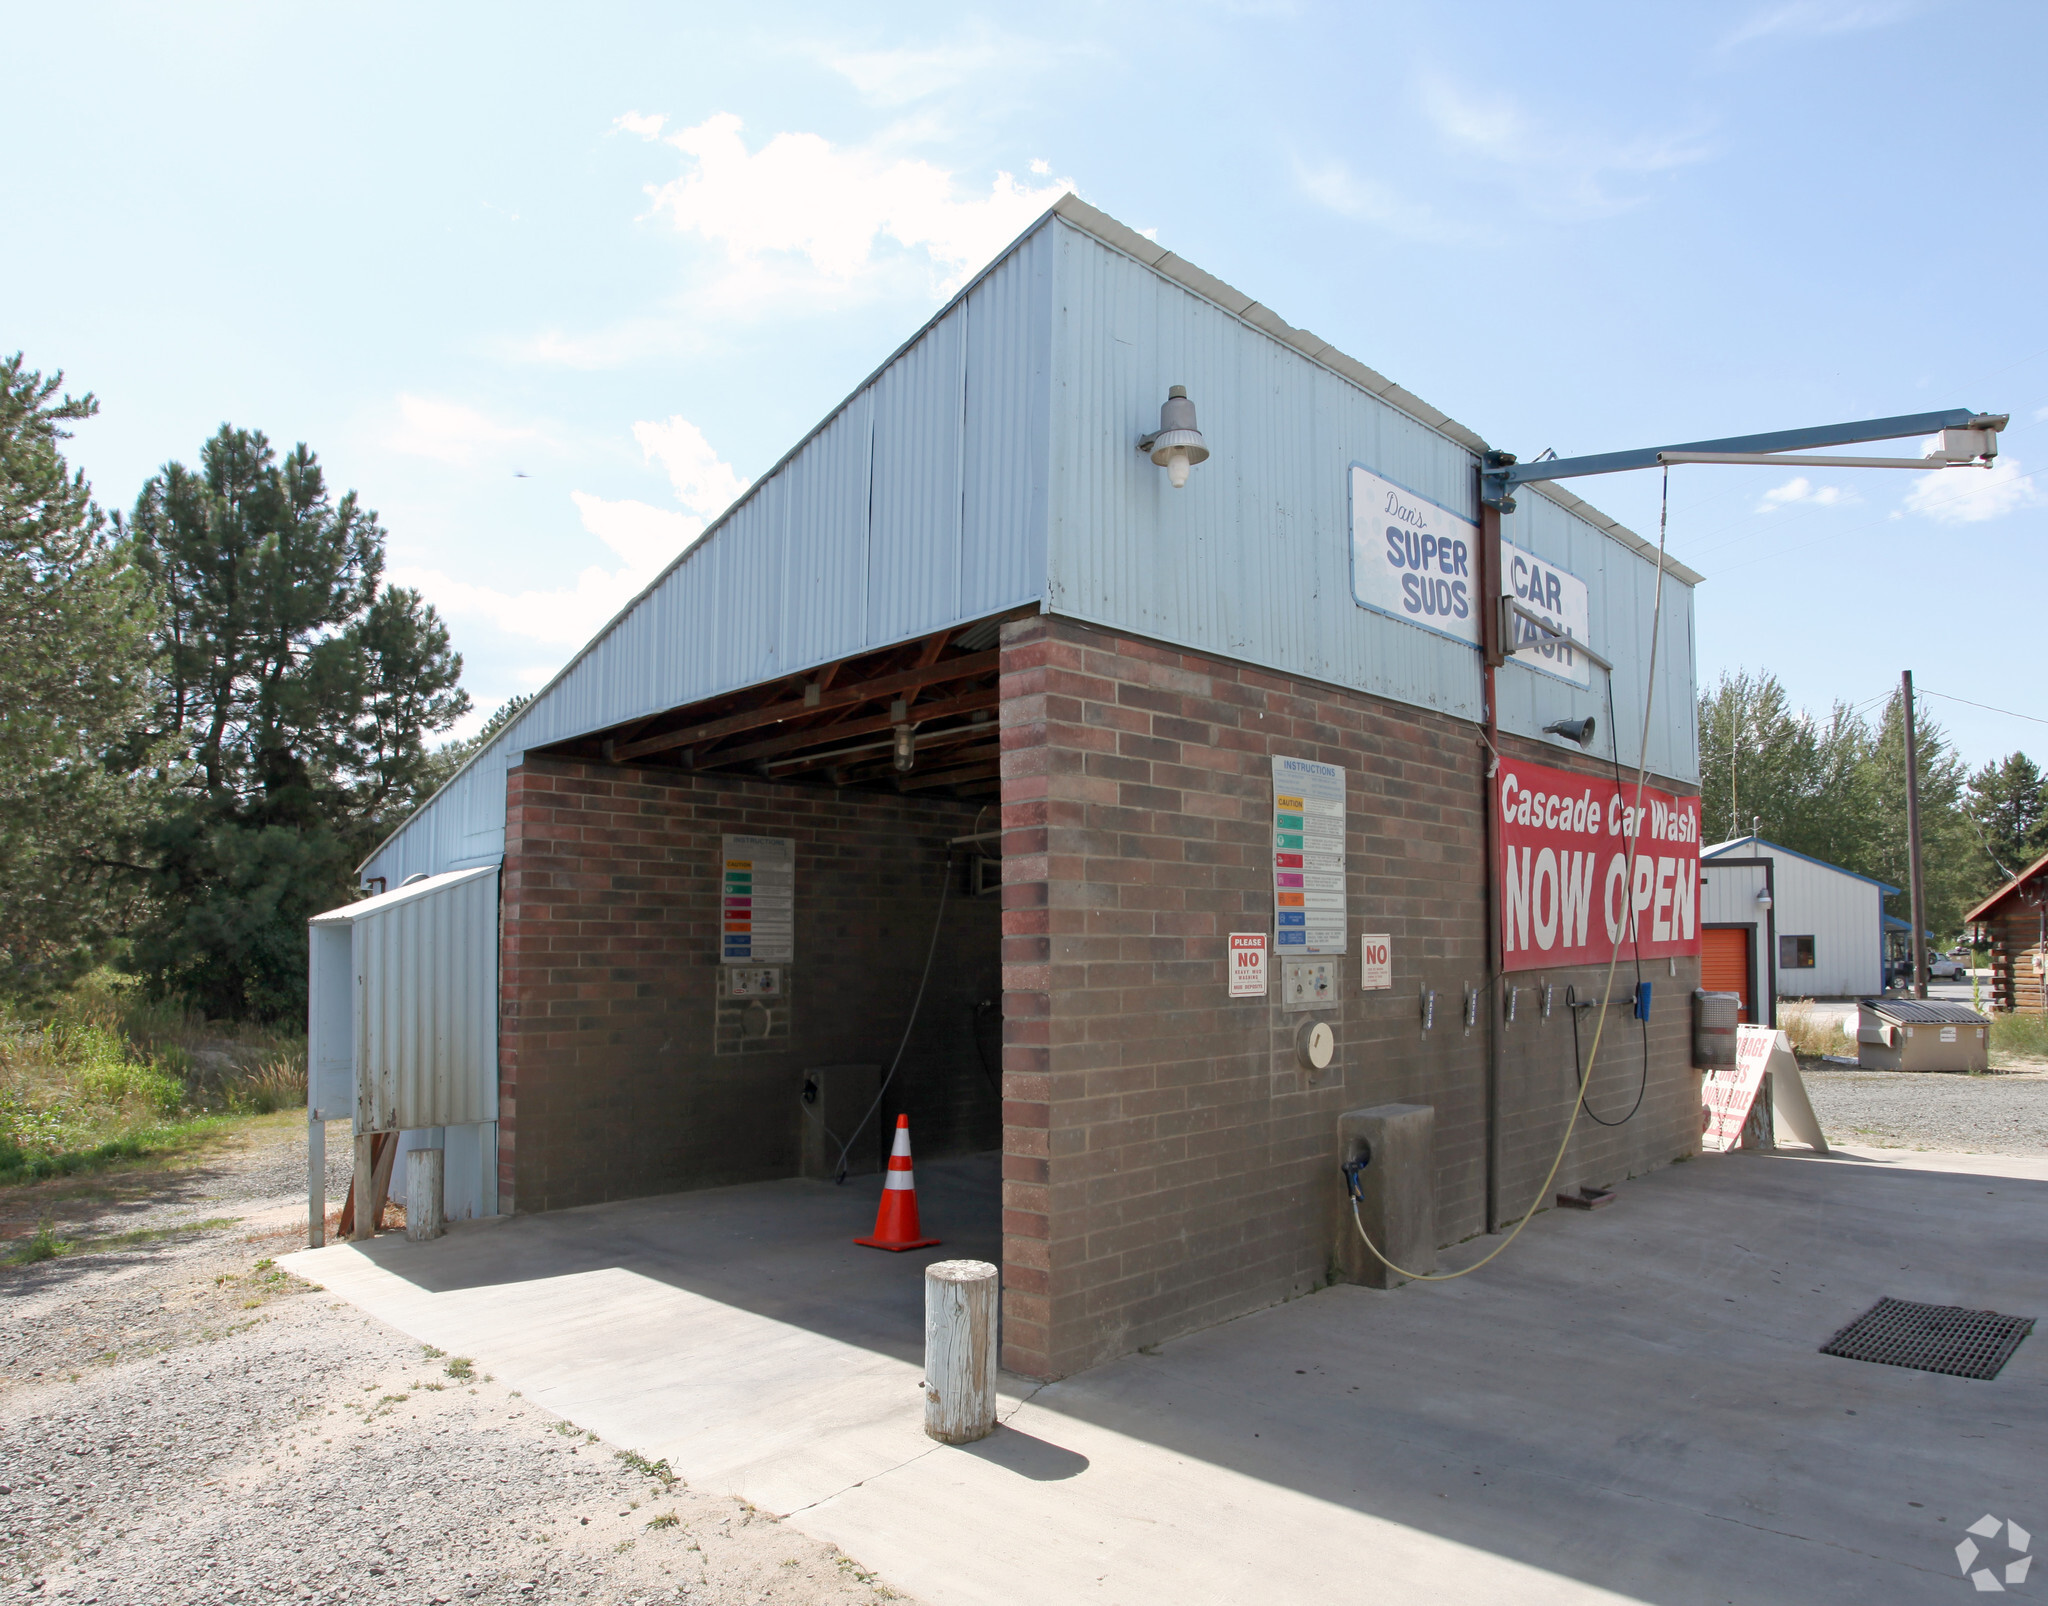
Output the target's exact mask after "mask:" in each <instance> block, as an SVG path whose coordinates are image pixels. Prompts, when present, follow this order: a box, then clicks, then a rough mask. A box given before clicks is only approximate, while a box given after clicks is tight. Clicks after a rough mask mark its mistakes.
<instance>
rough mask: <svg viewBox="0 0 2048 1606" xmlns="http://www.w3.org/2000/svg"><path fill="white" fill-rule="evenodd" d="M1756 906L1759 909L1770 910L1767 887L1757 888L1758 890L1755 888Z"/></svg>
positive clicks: (1768, 889) (1769, 893) (1769, 891)
mask: <svg viewBox="0 0 2048 1606" xmlns="http://www.w3.org/2000/svg"><path fill="white" fill-rule="evenodd" d="M1756 906H1757V907H1758V908H1759V909H1768V908H1770V906H1771V889H1770V888H1769V887H1759V888H1757V893H1756Z"/></svg>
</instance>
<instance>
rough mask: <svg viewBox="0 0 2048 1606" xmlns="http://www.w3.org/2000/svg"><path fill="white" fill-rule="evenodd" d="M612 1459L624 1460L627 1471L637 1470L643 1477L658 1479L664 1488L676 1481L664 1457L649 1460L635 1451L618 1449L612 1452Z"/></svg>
mask: <svg viewBox="0 0 2048 1606" xmlns="http://www.w3.org/2000/svg"><path fill="white" fill-rule="evenodd" d="M612 1459H613V1460H615V1461H623V1462H625V1463H626V1468H627V1470H628V1471H630V1472H637V1473H639V1474H640V1475H641V1476H642V1477H643V1478H658V1479H660V1480H661V1483H662V1486H663V1487H664V1488H667V1487H669V1486H671V1485H673V1484H674V1483H675V1482H676V1475H675V1471H674V1469H673V1468H671V1467H670V1466H669V1464H668V1461H667V1458H666V1457H664V1458H663V1459H662V1460H660V1461H650V1460H648V1459H647V1457H646V1456H644V1455H640V1454H638V1453H637V1452H635V1451H632V1450H620V1451H618V1452H616V1454H614V1456H613V1457H612Z"/></svg>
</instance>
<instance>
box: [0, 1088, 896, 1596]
mask: <svg viewBox="0 0 2048 1606" xmlns="http://www.w3.org/2000/svg"><path fill="white" fill-rule="evenodd" d="M303 1130H304V1128H303V1126H302V1125H300V1124H299V1123H297V1122H286V1121H279V1122H276V1123H271V1124H268V1125H265V1126H261V1127H258V1128H257V1129H255V1130H253V1131H252V1132H250V1133H248V1134H246V1135H245V1136H243V1137H242V1138H240V1139H237V1140H235V1141H234V1142H233V1143H231V1144H230V1145H229V1146H227V1147H225V1148H223V1149H220V1150H217V1151H216V1152H214V1153H213V1154H212V1155H210V1156H209V1157H208V1158H206V1159H205V1160H204V1161H203V1162H201V1163H198V1164H195V1165H191V1166H188V1167H185V1168H182V1169H179V1170H176V1171H172V1172H159V1173H154V1174H151V1173H131V1174H129V1175H126V1176H119V1177H115V1178H111V1179H99V1180H95V1181H91V1182H86V1183H79V1182H76V1181H74V1182H70V1183H59V1184H44V1185H42V1186H40V1187H37V1188H22V1189H11V1190H6V1191H5V1192H0V1234H4V1235H5V1236H6V1237H8V1238H11V1239H19V1238H21V1237H22V1236H24V1235H25V1234H26V1233H28V1232H30V1231H33V1230H34V1228H35V1226H36V1225H37V1224H38V1223H39V1222H41V1221H45V1220H47V1221H49V1222H50V1223H51V1224H52V1226H53V1228H54V1230H55V1231H57V1232H58V1234H59V1235H60V1236H62V1237H64V1238H67V1239H70V1240H73V1241H74V1242H75V1243H76V1244H77V1248H76V1249H74V1251H73V1252H71V1253H69V1254H66V1255H64V1256H62V1257H61V1258H59V1259H56V1260H51V1261H45V1262H42V1263H40V1264H37V1265H31V1266H21V1267H0V1334H4V1336H0V1445H4V1446H5V1451H4V1455H0V1600H37V1601H52V1600H62V1601H65V1602H67V1603H80V1606H83V1603H93V1602H100V1603H106V1606H115V1603H136V1606H141V1603H148V1606H160V1603H161V1606H182V1603H192V1606H198V1603H202V1602H203V1603H206V1606H215V1603H220V1602H258V1601H262V1602H268V1601H319V1602H335V1601H377V1602H386V1601H388V1602H394V1603H395V1602H471V1601H507V1602H550V1601H561V1602H595V1603H620V1606H624V1603H629V1602H631V1603H647V1606H652V1603H655V1602H664V1603H670V1602H682V1601H688V1602H691V1603H693V1606H697V1603H704V1606H740V1603H742V1602H744V1603H747V1606H757V1603H761V1602H819V1603H835V1606H837V1603H849V1606H851V1603H854V1602H870V1601H876V1600H883V1599H896V1598H901V1597H897V1596H895V1595H894V1594H893V1593H892V1592H891V1591H889V1590H888V1589H886V1588H885V1587H883V1586H882V1585H881V1584H880V1583H879V1582H877V1581H876V1580H875V1579H874V1578H873V1577H872V1576H871V1575H870V1574H868V1573H867V1572H866V1571H865V1570H864V1569H862V1568H860V1567H859V1566H858V1565H857V1564H855V1563H854V1562H853V1561H852V1560H850V1559H849V1558H847V1557H845V1556H843V1555H840V1554H839V1553H838V1552H837V1551H834V1550H832V1549H831V1548H830V1547H827V1546H824V1545H820V1544H817V1543H815V1542H814V1541H812V1540H809V1539H807V1538H805V1537H804V1536H803V1535H801V1534H798V1533H796V1532H794V1531H793V1530H790V1529H787V1528H785V1527H783V1526H782V1525H781V1524H779V1523H777V1522H776V1521H774V1520H773V1519H772V1518H770V1517H767V1516H766V1515H764V1514H762V1513H760V1512H757V1511H755V1510H754V1509H753V1508H751V1507H749V1506H747V1505H746V1504H745V1503H743V1502H740V1501H735V1500H731V1499H728V1498H724V1497H721V1496H713V1495H709V1494H700V1493H697V1492H695V1491H693V1490H690V1489H688V1488H686V1487H685V1486H684V1485H683V1484H682V1483H681V1482H680V1481H678V1480H674V1479H672V1478H670V1477H669V1476H668V1473H667V1469H666V1468H665V1467H652V1468H651V1467H648V1466H647V1465H646V1464H645V1463H644V1462H641V1461H638V1460H637V1459H635V1458H632V1457H628V1456H626V1455H624V1454H622V1453H621V1452H619V1451H618V1450H617V1449H616V1448H615V1447H614V1446H611V1445H608V1444H605V1443H603V1442H601V1441H599V1440H598V1439H596V1438H595V1436H593V1435H591V1434H587V1433H584V1432H581V1431H579V1430H578V1429H577V1428H576V1427H575V1426H574V1425H573V1424H570V1423H566V1422H563V1421H562V1420H561V1419H559V1418H557V1417H555V1416H552V1415H550V1414H549V1413H547V1412H545V1411H542V1410H540V1409H539V1408H537V1407H536V1406H534V1405H533V1404H532V1403H531V1402H529V1401H526V1400H522V1399H521V1398H520V1397H519V1396H518V1395H517V1394H516V1393H514V1392H512V1391H511V1390H509V1389H508V1388H506V1387H505V1386H504V1385H503V1384H500V1383H497V1382H494V1381H493V1380H492V1379H490V1378H489V1377H486V1376H482V1375H477V1374H475V1373H474V1371H473V1368H471V1367H470V1366H469V1364H468V1363H467V1362H466V1361H465V1360H464V1359H463V1358H462V1357H459V1356H444V1355H441V1354H439V1353H438V1352H433V1351H428V1350H423V1349H422V1347H421V1346H420V1345H418V1344H416V1343H414V1342H412V1341H411V1340H409V1339H407V1338H405V1337H404V1336H403V1335H401V1334H399V1333H398V1332H396V1331H395V1330H393V1329H391V1328H389V1327H386V1326H384V1325H382V1324H381V1323H379V1322H375V1321H373V1320H371V1319H370V1318H369V1317H367V1316H364V1315H363V1314H361V1313H360V1312H358V1311H356V1310H355V1309H354V1308H353V1307H351V1306H348V1305H346V1304H344V1303H343V1302H342V1301H340V1300H338V1299H335V1298H334V1297H332V1296H331V1295H327V1294H324V1293H323V1292H322V1291H321V1290H320V1289H318V1288H317V1287H316V1286H315V1285H313V1284H311V1283H307V1282H303V1281H301V1280H300V1279H298V1278H295V1277H291V1276H288V1275H287V1274H285V1273H284V1272H281V1271H278V1270H277V1269H275V1268H274V1267H273V1266H271V1265H270V1263H269V1257H271V1256H274V1255H276V1254H279V1253H281V1252H284V1251H286V1250H289V1249H291V1248H295V1247H297V1246H298V1245H299V1244H302V1243H303V1242H304V1236H303V1235H304V1231H305V1228H304V1219H305V1216H304V1212H305V1203H304V1200H305V1194H304V1186H305V1182H304V1178H305V1141H304V1137H303ZM337 1148H340V1149H341V1150H342V1151H343V1153H344V1154H345V1153H346V1145H340V1144H336V1143H334V1142H331V1141H330V1143H329V1149H328V1152H329V1155H330V1157H335V1158H337V1159H338V1158H339V1157H338V1156H335V1150H336V1149H337ZM346 1186H347V1179H346V1176H345V1174H343V1173H342V1171H341V1168H340V1167H339V1166H337V1174H336V1176H335V1178H334V1179H332V1180H331V1181H330V1184H329V1187H330V1198H331V1199H332V1200H333V1201H334V1202H336V1203H337V1204H338V1203H339V1199H340V1196H341V1192H342V1191H343V1190H345V1189H346ZM119 1235H127V1236H125V1237H123V1236H119ZM143 1235H147V1236H143Z"/></svg>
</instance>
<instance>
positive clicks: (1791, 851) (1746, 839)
mask: <svg viewBox="0 0 2048 1606" xmlns="http://www.w3.org/2000/svg"><path fill="white" fill-rule="evenodd" d="M1741 847H1750V848H1769V849H1770V850H1771V851H1772V852H1773V853H1782V854H1784V855H1785V857H1786V858H1788V859H1804V860H1805V861H1806V862H1807V863H1808V864H1817V865H1819V866H1820V867H1821V868H1822V869H1823V870H1832V871H1834V872H1835V874H1836V875H1845V876H1847V877H1849V879H1850V880H1852V881H1868V882H1869V883H1870V884H1871V885H1872V886H1873V887H1876V888H1877V889H1878V891H1880V892H1882V893H1884V894H1885V895H1886V896H1887V897H1893V898H1896V897H1897V896H1898V895H1899V893H1900V891H1901V890H1903V889H1901V888H1899V887H1895V886H1893V885H1892V884H1891V883H1890V882H1889V881H1880V880H1878V879H1877V877H1876V876H1874V875H1865V874H1864V873H1863V872H1862V871H1861V870H1845V869H1843V868H1842V867H1841V866H1840V865H1839V864H1829V863H1828V861H1827V860H1825V859H1816V858H1815V857H1814V856H1813V855H1812V854H1810V853H1801V852H1800V851H1799V850H1798V849H1797V848H1788V847H1786V846H1785V844H1784V843H1782V842H1773V841H1772V840H1771V839H1770V838H1769V837H1767V836H1731V837H1730V838H1729V839H1728V840H1727V841H1726V842H1712V843H1709V844H1708V845H1707V846H1706V847H1703V848H1701V849H1700V857H1701V858H1702V859H1714V858H1719V857H1720V856H1721V855H1722V854H1723V853H1725V852H1727V851H1728V849H1730V848H1741Z"/></svg>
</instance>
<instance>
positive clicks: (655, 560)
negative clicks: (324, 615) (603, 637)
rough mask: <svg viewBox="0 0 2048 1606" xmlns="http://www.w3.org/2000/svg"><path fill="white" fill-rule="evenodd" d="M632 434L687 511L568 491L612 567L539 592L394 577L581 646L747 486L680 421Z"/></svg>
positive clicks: (532, 634) (526, 630)
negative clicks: (608, 554) (660, 468)
mask: <svg viewBox="0 0 2048 1606" xmlns="http://www.w3.org/2000/svg"><path fill="white" fill-rule="evenodd" d="M633 435H634V438H635V439H636V440H638V441H639V442H640V446H641V449H642V450H643V451H644V452H645V453H646V454H647V457H648V459H649V460H650V461H659V462H660V463H661V465H662V466H663V467H664V468H665V469H666V470H667V471H668V476H669V480H670V483H671V484H672V485H673V486H674V487H675V492H676V499H677V500H678V501H679V502H681V503H682V504H683V507H684V509H685V511H683V512H677V511H676V510H675V509H674V508H663V507H655V506H653V505H652V504H650V503H647V502H639V501H634V500H631V499H625V500H620V501H612V500H609V499H607V498H605V497H601V496H593V495H591V494H590V493H589V492H587V491H572V492H570V493H569V498H570V500H571V501H572V502H573V503H574V504H575V506H576V511H577V514H578V515H579V517H580V518H581V520H582V523H583V528H584V529H585V530H586V531H588V532H589V533H590V534H591V535H594V536H596V537H597V538H598V540H600V541H602V542H603V543H604V544H605V545H606V546H607V547H609V548H610V549H611V551H612V554H613V556H614V558H616V559H617V562H616V563H615V564H614V565H612V566H609V567H608V566H606V565H604V564H601V563H593V564H588V565H586V566H585V567H584V568H583V569H582V570H580V571H579V572H578V574H577V576H576V581H575V584H574V585H571V586H559V587H553V588H550V589H544V590H540V589H537V590H528V591H504V590H501V589H499V588H498V587H496V586H491V585H486V584H480V583H478V582H477V581H474V580H467V579H458V578H457V577H455V576H453V575H449V574H446V573H443V572H442V571H440V570H438V569H424V568H410V569H402V570H396V571H394V572H393V575H392V579H393V580H394V581H395V582H396V583H397V584H400V585H408V586H416V587H418V588H419V589H420V590H421V591H423V592H424V593H425V594H426V596H427V597H428V599H429V600H430V601H432V602H433V604H434V605H435V606H436V607H438V608H439V609H440V610H441V611H442V612H443V613H445V614H449V615H452V616H461V615H469V616H471V617H476V618H483V619H488V620H490V621H491V623H492V624H494V625H496V626H497V628H498V629H500V630H502V631H504V632H505V633H506V634H507V635H511V636H523V637H526V638H527V639H528V640H531V641H537V642H543V643H546V644H548V645H550V646H564V647H580V646H581V645H582V644H583V643H584V642H586V641H588V640H589V639H590V638H591V637H592V636H593V635H595V634H596V633H597V631H598V629H599V627H600V626H602V625H603V624H604V623H605V622H606V621H607V620H608V619H610V618H611V617H612V616H613V615H614V614H616V613H617V612H618V611H619V610H620V609H621V608H623V607H624V606H625V605H626V604H627V603H628V602H630V601H631V600H632V599H633V597H634V596H636V595H637V594H638V593H639V592H640V591H641V590H642V589H643V588H645V587H646V585H647V584H648V583H649V582H650V581H651V580H653V579H654V578H655V576H657V575H658V574H660V573H661V571H662V570H663V569H664V568H666V567H667V566H668V565H669V563H670V562H672V561H673V560H674V559H675V557H676V556H677V555H678V554H679V553H681V552H683V551H685V550H687V549H688V548H689V547H690V546H691V544H692V543H694V542H695V541H696V540H697V539H698V538H699V537H700V536H701V535H703V533H704V531H705V528H706V526H707V525H709V523H710V522H711V519H712V517H713V516H715V515H716V514H718V513H721V512H723V511H724V510H725V508H726V507H728V506H729V505H730V504H731V503H732V501H733V499H734V498H735V497H737V496H739V495H740V494H741V493H742V492H743V491H745V490H746V488H747V481H746V480H744V479H742V478H741V477H740V476H739V475H738V474H736V473H734V472H733V469H732V466H731V465H730V464H729V463H725V462H723V461H721V460H720V458H719V456H718V454H717V453H716V452H715V451H714V450H713V449H712V447H711V445H710V443H709V442H708V441H706V440H705V439H704V435H703V432H702V431H701V430H699V429H698V428H697V426H696V425H695V424H692V423H691V422H690V421H689V420H688V419H686V418H681V417H675V418H670V419H668V420H666V421H664V422H642V423H637V424H635V425H634V426H633Z"/></svg>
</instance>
